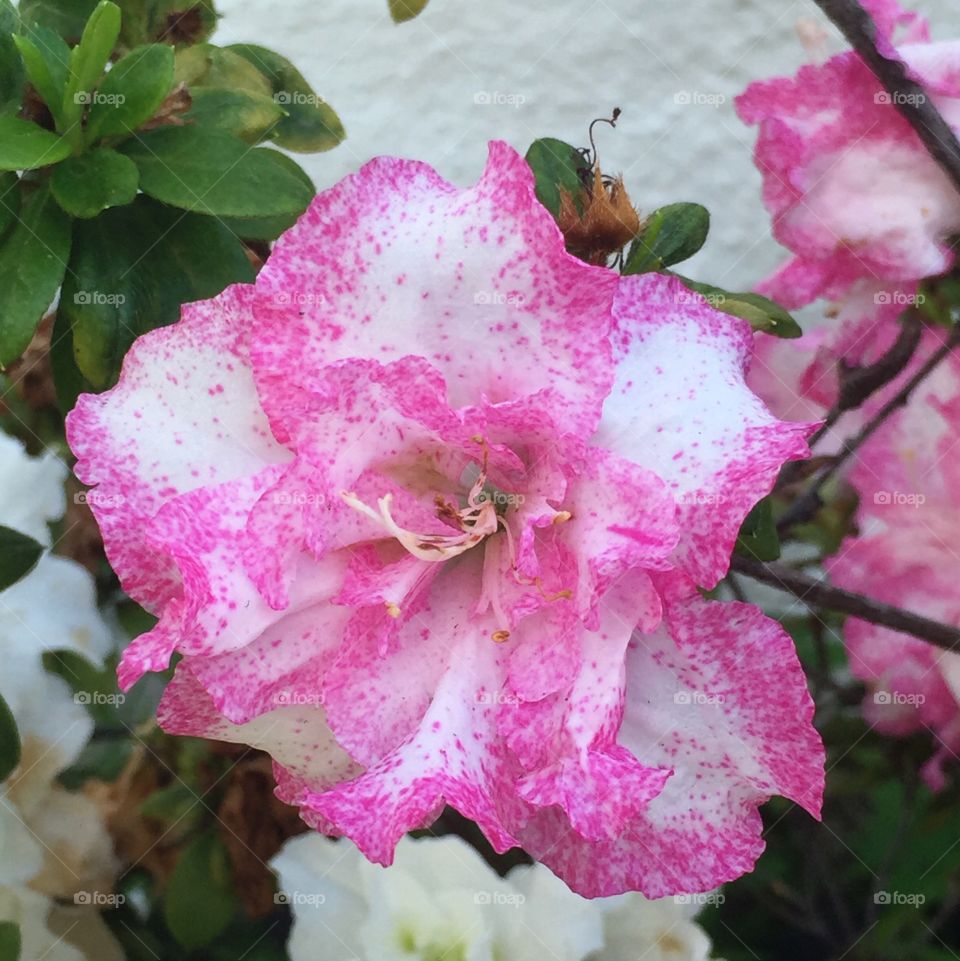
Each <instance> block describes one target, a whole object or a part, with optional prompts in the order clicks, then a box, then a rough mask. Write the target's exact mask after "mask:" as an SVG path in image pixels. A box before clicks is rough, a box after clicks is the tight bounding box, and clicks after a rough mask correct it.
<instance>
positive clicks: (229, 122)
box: [184, 87, 284, 144]
mask: <svg viewBox="0 0 960 961" xmlns="http://www.w3.org/2000/svg"><path fill="white" fill-rule="evenodd" d="M191 98H192V100H193V103H192V105H191V107H190V110H189V111H188V112H187V113H186V114H184V119H185V120H187V121H189V122H192V123H195V124H198V125H199V126H201V127H203V128H204V129H206V130H220V131H222V132H223V133H228V134H232V135H233V136H234V137H239V139H240V140H243V141H244V142H245V143H248V144H257V143H261V142H262V141H263V140H264V139H266V138H267V135H268V134H269V133H270V132H271V131H272V130H273V128H274V127H276V125H277V123H278V122H279V121H281V120H282V119H283V116H284V113H283V110H282V109H281V108H280V107H279V106H277V104H276V103H274V101H273V98H272V97H265V96H263V95H262V94H256V93H250V92H249V91H247V90H222V89H219V88H216V87H199V88H197V89H195V90H192V91H191Z"/></svg>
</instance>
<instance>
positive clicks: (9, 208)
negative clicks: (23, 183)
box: [0, 170, 20, 243]
mask: <svg viewBox="0 0 960 961" xmlns="http://www.w3.org/2000/svg"><path fill="white" fill-rule="evenodd" d="M19 212H20V178H19V177H18V176H17V175H16V174H15V173H14V172H13V171H12V170H4V171H2V172H0V243H2V242H3V238H4V235H5V234H6V232H7V231H8V230H9V229H10V227H11V226H12V225H13V223H14V221H16V219H17V214H18V213H19Z"/></svg>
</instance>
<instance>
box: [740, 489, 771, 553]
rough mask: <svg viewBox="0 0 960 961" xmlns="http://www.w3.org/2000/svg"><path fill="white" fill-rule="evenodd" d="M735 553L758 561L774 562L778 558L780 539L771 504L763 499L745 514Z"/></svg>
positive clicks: (768, 500)
mask: <svg viewBox="0 0 960 961" xmlns="http://www.w3.org/2000/svg"><path fill="white" fill-rule="evenodd" d="M735 549H736V551H737V553H738V554H744V555H746V556H747V557H753V558H756V560H758V561H775V560H776V559H777V558H778V557H779V556H780V537H779V535H778V534H777V525H776V523H775V522H774V519H773V502H772V501H771V500H770V498H769V497H765V498H764V499H763V500H762V501H759V502H758V503H757V504H755V505H754V507H753V509H752V510H751V511H750V513H749V514H747V516H746V518H745V519H744V522H743V524H742V525H741V527H740V533H739V534H738V535H737V544H736V548H735Z"/></svg>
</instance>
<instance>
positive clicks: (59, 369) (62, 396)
mask: <svg viewBox="0 0 960 961" xmlns="http://www.w3.org/2000/svg"><path fill="white" fill-rule="evenodd" d="M50 366H51V368H52V370H53V386H54V389H55V390H56V393H57V406H58V407H59V408H60V412H61V413H62V414H66V413H68V412H69V411H71V410H73V408H74V407H76V406H77V398H78V397H79V396H80V395H81V394H89V393H93V389H94V388H93V385H92V384H91V383H90V382H89V381H88V380H87V379H86V378H85V377H84V376H83V374H81V373H80V369H79V368H78V367H77V361H76V358H75V357H74V355H73V331H72V330H71V329H70V318H69V317H68V316H67V314H66V313H65V312H64V310H63V309H62V308H61V309H60V310H58V311H57V316H56V318H55V319H54V322H53V336H52V337H51V338H50Z"/></svg>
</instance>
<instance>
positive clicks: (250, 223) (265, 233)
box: [220, 150, 317, 240]
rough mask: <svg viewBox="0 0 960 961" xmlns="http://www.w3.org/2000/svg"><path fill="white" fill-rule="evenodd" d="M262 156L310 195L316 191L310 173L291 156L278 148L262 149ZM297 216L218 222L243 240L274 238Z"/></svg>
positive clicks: (284, 215)
mask: <svg viewBox="0 0 960 961" xmlns="http://www.w3.org/2000/svg"><path fill="white" fill-rule="evenodd" d="M264 156H266V157H269V158H270V159H271V160H272V161H273V162H274V163H276V164H279V165H280V166H281V167H283V168H284V169H285V170H287V171H288V172H289V173H291V174H292V175H293V176H294V177H296V178H297V179H299V180H300V182H301V183H302V184H303V185H304V188H305V189H306V190H309V191H310V195H311V196H313V194H315V193H316V192H317V188H316V187H315V186H314V185H313V181H312V180H311V179H310V175H309V174H308V173H307V172H306V171H305V170H304V169H303V168H302V167H301V166H300V165H299V164H298V163H297V162H296V161H295V160H293V159H292V158H291V157H288V156H287V155H286V154H282V153H280V151H279V150H267V151H264ZM299 216H300V215H299V214H281V215H279V216H276V217H221V218H220V222H221V223H222V224H224V226H226V227H229V228H230V230H231V231H233V233H235V234H236V235H237V236H238V237H242V238H243V239H244V240H275V239H276V238H277V237H279V236H280V234H282V233H283V232H284V231H286V230H289V229H290V228H291V227H292V226H293V225H294V224H295V223H296V222H297V220H298V218H299Z"/></svg>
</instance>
